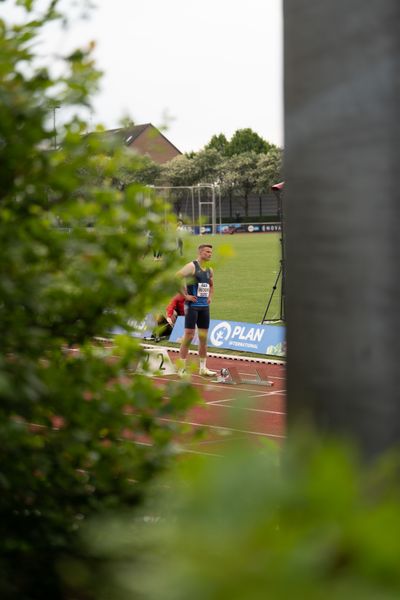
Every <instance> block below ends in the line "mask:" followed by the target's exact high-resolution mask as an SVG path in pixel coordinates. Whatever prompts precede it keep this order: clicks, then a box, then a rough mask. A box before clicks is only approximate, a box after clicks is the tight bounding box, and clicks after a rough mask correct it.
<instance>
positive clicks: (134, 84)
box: [49, 0, 283, 152]
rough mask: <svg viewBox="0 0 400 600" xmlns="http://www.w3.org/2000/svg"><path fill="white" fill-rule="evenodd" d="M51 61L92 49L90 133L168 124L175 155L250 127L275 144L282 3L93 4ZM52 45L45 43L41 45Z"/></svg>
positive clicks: (141, 0)
mask: <svg viewBox="0 0 400 600" xmlns="http://www.w3.org/2000/svg"><path fill="white" fill-rule="evenodd" d="M96 4H97V10H96V11H94V12H93V14H92V15H91V18H90V20H89V21H85V22H83V23H81V24H77V23H76V22H75V26H74V27H73V28H72V29H71V30H70V31H69V32H67V33H66V34H65V35H66V36H67V37H66V38H64V39H60V37H57V46H58V50H59V51H63V50H65V49H66V48H69V47H70V46H72V45H75V46H77V45H82V44H85V43H86V42H88V41H89V40H91V39H94V40H96V42H97V48H96V52H95V56H96V59H97V66H98V67H99V68H100V69H101V70H103V71H104V78H103V81H102V90H101V92H100V94H99V96H98V97H97V98H96V99H95V103H94V104H95V109H96V111H95V114H94V115H93V119H92V124H93V125H94V124H95V123H97V122H101V123H103V124H104V125H105V127H106V128H113V127H117V126H118V125H119V122H120V120H121V118H122V117H123V116H125V115H130V116H131V117H132V119H133V120H134V121H135V122H136V123H146V122H151V123H153V124H154V125H156V126H157V125H160V124H162V123H166V124H167V125H168V129H167V131H166V135H167V137H168V138H169V139H170V140H171V142H172V143H174V144H175V145H176V146H177V147H178V148H179V149H180V150H182V151H183V152H186V151H190V150H196V151H197V150H199V149H200V148H201V147H203V146H204V145H205V144H206V143H207V142H208V141H209V139H210V138H211V136H212V135H214V134H218V133H221V132H223V133H225V135H226V136H227V137H230V136H231V135H232V134H233V133H234V131H236V130H237V129H239V128H243V127H251V128H252V129H253V130H254V131H256V132H257V133H259V134H260V135H261V136H262V137H264V138H265V139H267V140H268V141H270V142H273V143H275V144H278V145H282V144H283V125H282V121H283V117H282V113H283V99H282V0H246V1H244V0H97V2H96ZM49 37H50V36H49Z"/></svg>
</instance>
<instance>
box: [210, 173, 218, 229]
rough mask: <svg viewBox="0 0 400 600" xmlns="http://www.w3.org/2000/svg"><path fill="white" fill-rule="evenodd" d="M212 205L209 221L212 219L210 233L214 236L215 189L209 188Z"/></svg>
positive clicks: (215, 221) (215, 223) (215, 227)
mask: <svg viewBox="0 0 400 600" xmlns="http://www.w3.org/2000/svg"><path fill="white" fill-rule="evenodd" d="M211 195H212V205H211V219H212V232H213V234H214V235H215V234H216V233H217V219H216V211H215V187H214V186H213V185H212V186H211Z"/></svg>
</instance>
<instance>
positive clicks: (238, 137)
mask: <svg viewBox="0 0 400 600" xmlns="http://www.w3.org/2000/svg"><path fill="white" fill-rule="evenodd" d="M270 147H271V144H269V143H268V142H266V141H265V140H264V139H263V138H262V137H261V136H260V135H258V133H256V132H255V131H253V130H252V129H250V128H249V127H247V128H245V129H238V130H237V131H235V133H234V134H233V136H232V138H231V139H230V141H229V143H228V148H227V152H226V154H227V155H228V156H234V155H236V154H243V152H255V153H256V154H266V153H267V152H268V150H269V149H270Z"/></svg>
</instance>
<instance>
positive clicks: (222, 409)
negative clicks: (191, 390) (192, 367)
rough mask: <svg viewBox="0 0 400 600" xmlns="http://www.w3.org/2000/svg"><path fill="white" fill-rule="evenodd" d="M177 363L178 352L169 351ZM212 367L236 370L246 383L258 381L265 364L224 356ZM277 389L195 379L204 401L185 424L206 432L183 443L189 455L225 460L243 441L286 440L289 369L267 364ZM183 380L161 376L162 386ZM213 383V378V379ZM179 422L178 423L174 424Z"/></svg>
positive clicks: (212, 362) (209, 363)
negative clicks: (168, 381)
mask: <svg viewBox="0 0 400 600" xmlns="http://www.w3.org/2000/svg"><path fill="white" fill-rule="evenodd" d="M169 355H170V357H171V360H172V361H173V362H175V360H176V358H177V353H176V352H169ZM207 366H208V367H209V368H210V369H213V370H215V371H218V372H219V371H220V370H221V369H223V368H229V367H230V366H235V367H236V369H237V370H238V372H239V374H240V376H241V378H242V379H246V380H251V379H254V380H256V378H257V375H256V370H255V369H256V367H257V366H259V363H257V362H254V361H251V360H244V359H243V360H242V359H240V360H234V359H232V358H226V357H223V356H212V357H209V358H208V359H207ZM262 366H263V370H264V371H265V372H266V374H267V377H268V380H269V381H270V382H272V384H273V385H272V386H271V387H270V386H268V385H265V386H264V385H253V384H249V383H242V384H237V385H227V384H223V383H214V382H212V381H211V380H210V378H208V377H201V376H199V375H196V374H194V375H192V376H191V383H192V385H194V386H195V387H196V388H197V389H198V391H199V393H200V395H201V397H202V398H203V400H204V404H203V405H198V406H195V407H193V408H192V409H190V410H189V412H188V414H187V415H186V417H185V419H184V420H183V421H180V422H181V423H188V424H190V425H191V426H192V428H193V429H194V430H195V431H196V430H204V433H203V436H202V437H201V439H200V440H197V441H193V439H192V438H191V437H190V438H189V441H187V442H185V441H183V445H184V448H185V450H186V451H188V452H196V453H201V454H213V455H220V454H221V453H222V452H223V449H224V448H225V447H226V446H227V445H229V444H230V443H232V442H237V441H239V440H244V439H246V440H254V441H255V442H260V441H261V440H263V439H264V440H266V439H270V440H274V441H276V442H278V443H279V442H281V441H282V440H283V439H284V437H285V367H284V364H276V363H268V362H264V363H262ZM167 378H168V379H177V376H175V375H171V376H166V377H164V378H163V377H157V379H158V380H159V381H165V380H166V379H167ZM211 379H212V378H211ZM168 420H171V421H173V419H168Z"/></svg>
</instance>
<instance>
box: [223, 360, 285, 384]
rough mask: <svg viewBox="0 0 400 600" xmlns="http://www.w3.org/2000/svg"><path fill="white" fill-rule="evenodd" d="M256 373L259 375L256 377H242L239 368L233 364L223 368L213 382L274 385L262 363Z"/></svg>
mask: <svg viewBox="0 0 400 600" xmlns="http://www.w3.org/2000/svg"><path fill="white" fill-rule="evenodd" d="M256 375H257V376H256V378H255V379H242V377H241V376H240V373H239V371H238V370H237V368H236V367H234V366H231V367H227V368H225V369H221V372H220V374H219V375H218V377H217V379H215V380H214V381H213V383H223V384H225V385H240V384H246V385H262V386H264V387H265V386H266V387H271V386H273V385H274V384H273V383H272V381H269V379H268V378H267V372H266V369H265V367H263V366H262V365H257V366H256Z"/></svg>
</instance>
